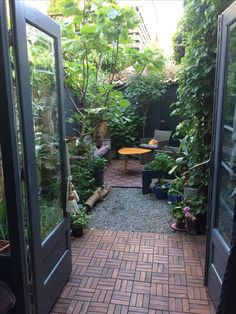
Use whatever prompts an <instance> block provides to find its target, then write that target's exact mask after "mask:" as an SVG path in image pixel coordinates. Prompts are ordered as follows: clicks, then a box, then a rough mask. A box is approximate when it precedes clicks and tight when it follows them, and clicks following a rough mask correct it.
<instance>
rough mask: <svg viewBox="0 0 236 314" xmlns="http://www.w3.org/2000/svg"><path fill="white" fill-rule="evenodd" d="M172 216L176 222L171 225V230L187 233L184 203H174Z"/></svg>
mask: <svg viewBox="0 0 236 314" xmlns="http://www.w3.org/2000/svg"><path fill="white" fill-rule="evenodd" d="M171 216H172V217H173V218H174V219H175V222H174V223H172V224H171V228H172V229H173V230H175V231H186V226H185V224H186V222H185V214H184V212H183V203H182V202H174V203H172V205H171Z"/></svg>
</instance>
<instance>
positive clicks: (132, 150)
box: [118, 147, 151, 173]
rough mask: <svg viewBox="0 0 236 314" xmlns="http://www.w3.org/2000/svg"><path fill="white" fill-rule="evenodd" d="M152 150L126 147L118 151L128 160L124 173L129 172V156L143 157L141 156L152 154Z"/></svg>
mask: <svg viewBox="0 0 236 314" xmlns="http://www.w3.org/2000/svg"><path fill="white" fill-rule="evenodd" d="M150 152H151V149H146V148H136V147H124V148H121V149H119V150H118V153H119V154H120V155H125V156H127V158H125V160H124V162H125V168H124V173H126V171H127V165H128V156H129V155H141V154H146V153H150Z"/></svg>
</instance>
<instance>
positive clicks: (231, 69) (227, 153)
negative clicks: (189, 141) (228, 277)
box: [217, 23, 236, 246]
mask: <svg viewBox="0 0 236 314" xmlns="http://www.w3.org/2000/svg"><path fill="white" fill-rule="evenodd" d="M228 43H229V46H228V64H227V70H226V75H227V76H226V86H225V98H224V100H225V106H224V108H225V109H224V123H223V128H224V129H223V152H222V165H221V176H220V178H221V181H220V202H219V209H218V215H217V228H218V231H219V232H220V234H221V236H222V237H223V239H224V240H225V242H226V244H227V245H228V246H230V241H231V235H232V227H233V212H234V206H235V196H236V54H235V50H236V23H233V24H232V25H231V26H230V27H229V35H228Z"/></svg>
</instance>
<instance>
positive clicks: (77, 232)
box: [71, 225, 84, 238]
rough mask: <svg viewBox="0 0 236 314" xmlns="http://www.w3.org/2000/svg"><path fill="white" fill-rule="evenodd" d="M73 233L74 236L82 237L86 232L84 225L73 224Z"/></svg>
mask: <svg viewBox="0 0 236 314" xmlns="http://www.w3.org/2000/svg"><path fill="white" fill-rule="evenodd" d="M71 230H72V231H71V235H72V237H74V238H78V237H82V236H83V234H84V227H83V226H81V225H78V226H71Z"/></svg>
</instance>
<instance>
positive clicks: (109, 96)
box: [49, 0, 163, 137]
mask: <svg viewBox="0 0 236 314" xmlns="http://www.w3.org/2000/svg"><path fill="white" fill-rule="evenodd" d="M49 11H50V14H51V15H52V16H55V15H57V14H60V19H61V22H62V29H63V32H62V33H63V56H64V70H65V74H66V84H67V85H68V86H69V87H70V88H71V89H73V90H74V91H75V92H76V93H77V95H78V96H79V98H80V101H81V107H83V108H84V109H85V110H84V111H81V110H80V109H79V108H78V107H76V106H75V107H76V110H77V111H78V112H79V115H77V118H78V119H79V121H80V122H81V124H82V128H81V136H82V137H83V135H84V134H85V133H86V132H88V131H89V132H92V131H94V130H95V129H96V127H97V125H98V123H99V117H98V116H94V121H93V123H92V125H93V126H94V127H93V128H92V129H91V128H90V129H89V130H88V126H89V127H91V119H90V118H91V115H90V117H89V118H88V116H89V114H88V110H90V109H91V108H100V107H101V108H105V109H106V110H104V111H103V112H102V114H103V115H105V116H106V114H107V113H108V114H109V110H110V108H112V107H113V103H114V102H117V91H115V90H114V87H115V80H116V75H117V74H118V73H119V72H121V71H122V70H124V69H126V68H127V67H130V66H131V67H132V68H133V69H134V71H135V72H136V74H137V76H140V75H141V74H142V73H143V71H144V70H145V69H148V70H149V71H153V70H158V69H159V68H160V67H163V58H162V57H161V54H160V52H159V51H158V50H157V49H146V50H145V51H142V52H140V51H137V50H136V49H134V48H131V43H132V38H131V36H130V35H129V32H130V31H131V30H132V29H135V28H136V27H137V26H138V23H139V18H138V16H137V14H136V11H135V10H134V9H133V8H128V7H119V6H118V5H117V3H116V1H114V0H112V1H111V0H86V1H79V0H77V1H73V0H66V1H65V0H52V1H51V5H50V10H49ZM119 101H120V102H124V101H125V100H124V98H123V96H122V97H120V100H119ZM126 102H127V101H126ZM112 110H113V109H112ZM112 110H111V111H112ZM87 118H88V119H87ZM88 120H89V122H88Z"/></svg>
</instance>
